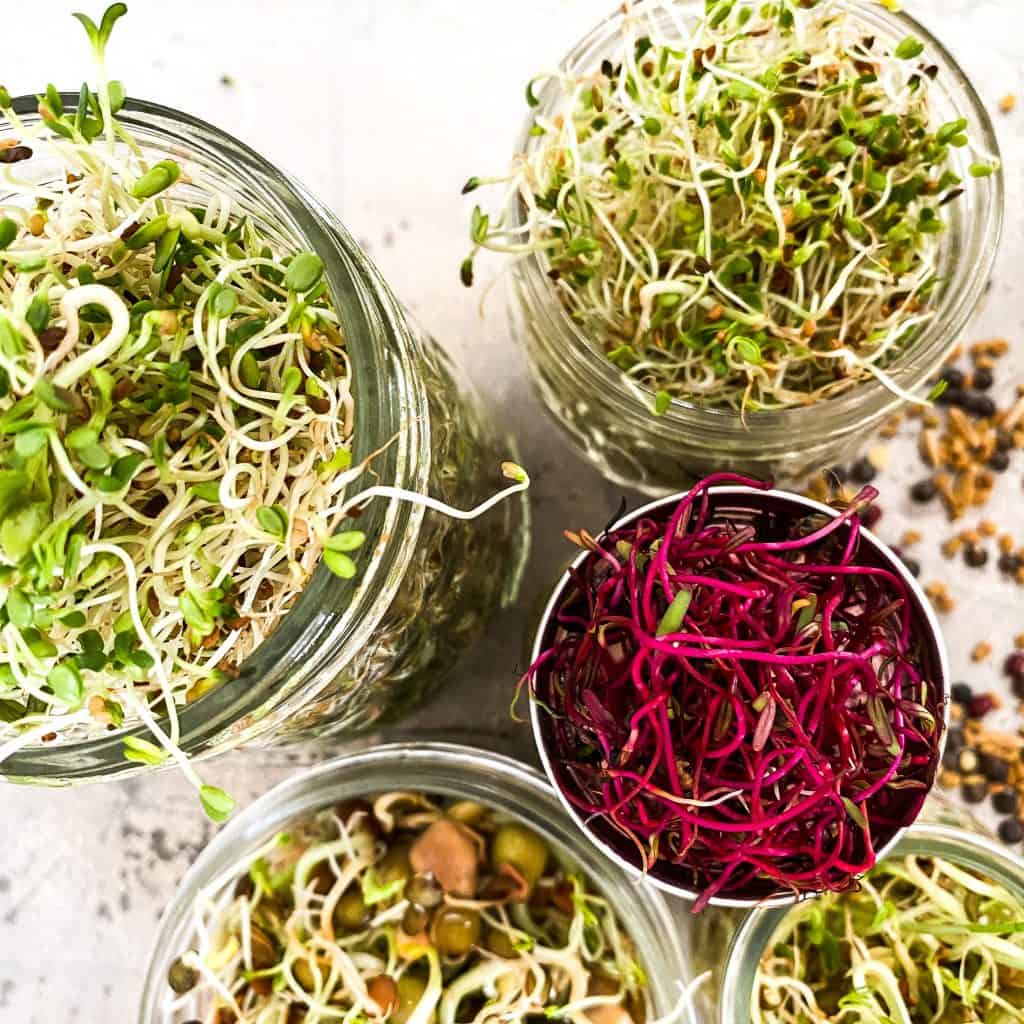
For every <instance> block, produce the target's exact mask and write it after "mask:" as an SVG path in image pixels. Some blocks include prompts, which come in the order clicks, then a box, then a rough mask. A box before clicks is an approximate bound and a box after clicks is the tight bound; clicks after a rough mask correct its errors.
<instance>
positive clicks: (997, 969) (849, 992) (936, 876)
mask: <svg viewBox="0 0 1024 1024" xmlns="http://www.w3.org/2000/svg"><path fill="white" fill-rule="evenodd" d="M751 1018H752V1021H753V1022H754V1024H798V1022H801V1024H802V1022H804V1021H818V1022H821V1024H826V1022H838V1021H850V1022H853V1021H857V1022H859V1024H890V1022H895V1021H898V1022H900V1024H954V1022H955V1024H966V1022H971V1021H974V1022H977V1024H983V1022H984V1024H1011V1022H1012V1021H1024V900H1021V898H1020V894H1019V893H1017V894H1014V893H1011V892H1010V891H1009V890H1008V889H1006V888H1005V887H1004V886H1002V885H1000V884H998V883H997V882H994V881H993V880H992V879H990V878H987V877H985V876H984V875H983V874H982V873H980V872H978V871H976V870H974V869H973V868H969V867H966V866H964V865H962V864H957V863H953V862H950V861H948V860H944V859H942V858H940V857H923V856H908V857H902V858H891V859H888V860H885V861H883V862H882V863H881V864H879V865H878V867H876V868H875V870H874V871H872V872H871V874H870V875H869V876H868V877H867V878H866V879H864V881H863V882H862V884H861V887H860V889H859V890H858V891H855V892H849V893H844V894H842V895H835V894H829V895H826V896H823V897H821V899H819V900H816V901H814V902H813V903H808V904H804V905H802V906H800V907H798V908H796V909H794V910H792V911H791V912H790V913H789V914H788V915H787V916H786V918H785V920H784V921H783V922H782V924H781V925H780V926H779V929H778V930H777V932H776V933H775V935H774V936H773V938H772V940H771V943H770V945H769V950H768V952H767V953H766V954H765V956H764V957H763V958H762V960H761V964H760V968H759V970H758V975H757V982H756V987H755V992H754V997H753V1003H752V1007H751Z"/></svg>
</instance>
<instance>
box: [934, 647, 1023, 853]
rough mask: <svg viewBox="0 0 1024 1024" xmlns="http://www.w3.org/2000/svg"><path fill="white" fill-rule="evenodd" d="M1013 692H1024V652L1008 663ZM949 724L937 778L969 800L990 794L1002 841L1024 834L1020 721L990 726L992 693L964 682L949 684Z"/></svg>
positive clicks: (993, 706)
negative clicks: (1014, 728) (1007, 727)
mask: <svg viewBox="0 0 1024 1024" xmlns="http://www.w3.org/2000/svg"><path fill="white" fill-rule="evenodd" d="M1006 670H1007V673H1008V674H1010V675H1011V676H1012V679H1013V685H1014V689H1015V692H1016V693H1017V695H1018V696H1019V695H1021V694H1024V655H1011V657H1010V658H1009V659H1007V663H1006ZM952 697H953V705H952V707H951V709H950V718H951V726H950V730H949V733H948V735H947V737H946V750H945V753H944V754H943V768H942V771H941V772H940V773H939V781H940V783H941V784H942V786H943V787H944V788H945V789H951V790H957V791H958V792H959V793H960V795H961V797H962V798H963V800H964V802H965V803H967V804H981V803H983V802H984V801H985V800H989V801H990V803H991V807H992V809H993V810H994V811H995V813H996V814H997V815H998V816H999V818H1000V821H999V825H998V834H999V837H1000V838H1001V839H1002V840H1003V842H1005V843H1009V844H1017V843H1020V842H1021V841H1022V840H1024V725H1022V726H1021V728H1020V729H1019V730H1018V732H1017V733H1012V732H1004V731H999V730H996V729H992V728H990V727H988V726H987V725H986V724H985V719H986V717H987V716H988V715H989V714H990V713H991V712H992V711H995V710H997V709H998V707H999V700H998V698H997V697H996V696H995V695H994V694H991V693H975V692H974V691H973V690H972V688H971V686H970V685H969V684H968V683H963V682H960V683H956V684H954V686H953V689H952Z"/></svg>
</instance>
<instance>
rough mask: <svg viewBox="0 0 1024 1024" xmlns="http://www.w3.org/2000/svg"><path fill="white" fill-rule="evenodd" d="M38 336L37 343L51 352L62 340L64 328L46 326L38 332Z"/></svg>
mask: <svg viewBox="0 0 1024 1024" xmlns="http://www.w3.org/2000/svg"><path fill="white" fill-rule="evenodd" d="M38 337H39V344H40V345H42V346H43V348H44V349H45V350H46V351H47V352H52V351H53V350H54V349H55V348H57V347H58V346H59V345H60V343H61V342H62V341H63V340H64V328H63V327H47V328H46V329H45V330H42V331H40V332H39V335H38Z"/></svg>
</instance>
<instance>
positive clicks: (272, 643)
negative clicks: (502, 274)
mask: <svg viewBox="0 0 1024 1024" xmlns="http://www.w3.org/2000/svg"><path fill="white" fill-rule="evenodd" d="M76 102H77V95H71V94H65V95H64V104H65V107H66V108H67V109H73V108H74V106H75V104H76ZM36 105H37V101H36V100H35V99H34V98H29V97H26V98H23V99H20V100H18V101H16V103H15V109H16V111H17V112H18V113H19V114H20V115H21V116H22V117H23V119H24V120H25V121H30V120H32V119H34V118H35V117H37V115H36V113H35V110H36ZM119 120H120V121H121V122H122V124H124V125H125V127H126V128H127V129H128V131H129V132H131V133H132V134H133V135H134V136H135V138H136V139H137V140H138V142H139V144H140V145H141V146H142V147H143V151H144V152H146V153H147V154H150V155H153V156H154V158H157V157H158V156H159V157H167V156H171V157H173V158H174V159H175V160H177V161H179V162H180V163H181V164H182V166H183V167H184V168H185V169H186V171H187V170H188V168H190V167H191V168H199V169H201V170H202V171H203V173H204V175H205V177H206V178H207V179H210V180H216V181H223V182H225V183H226V185H227V186H228V187H229V189H230V191H231V192H232V193H233V194H234V197H235V198H236V205H237V212H238V213H239V214H244V215H245V216H247V217H248V218H250V220H252V221H254V222H255V223H256V224H257V225H258V226H259V227H260V229H261V230H262V231H263V233H264V234H265V235H266V236H267V237H268V238H269V239H271V240H272V241H274V242H276V243H277V244H278V245H280V247H281V249H282V250H283V251H289V250H290V251H295V250H303V249H306V250H312V251H314V252H316V253H318V254H319V255H320V256H321V258H322V259H323V262H324V274H325V278H326V281H327V284H328V286H329V291H330V295H331V298H332V300H333V304H334V308H335V310H336V311H337V313H338V316H339V321H340V324H341V327H342V330H343V332H344V335H345V340H346V352H347V354H348V357H349V360H350V363H351V374H352V391H353V396H354V408H355V417H354V421H355V427H354V435H353V451H352V456H353V464H358V463H359V462H361V461H362V460H364V459H367V458H368V457H370V456H371V455H372V456H373V458H372V463H371V465H370V467H369V469H368V470H367V472H366V473H365V474H364V475H363V476H362V477H361V478H359V479H357V480H355V481H354V482H353V483H352V484H351V485H350V489H349V491H348V493H351V494H355V493H358V491H359V490H360V489H362V488H364V487H367V486H369V485H370V484H388V485H392V486H395V487H400V488H404V489H406V490H409V491H415V492H418V493H422V494H430V495H432V496H434V497H436V498H439V499H441V500H442V501H445V502H448V503H450V504H453V505H456V506H459V507H462V508H466V507H470V506H472V505H474V504H476V503H478V502H479V501H481V500H483V499H484V498H486V497H488V496H490V495H491V494H493V493H494V492H495V491H496V490H499V489H501V488H502V487H504V486H507V483H508V481H507V480H504V479H503V478H502V475H501V469H500V465H501V462H502V461H503V460H506V459H509V458H514V455H515V453H514V448H513V444H512V441H511V439H509V438H507V437H505V436H502V435H501V434H500V433H499V432H498V431H497V430H496V429H495V427H494V425H493V424H492V423H491V422H490V420H489V419H488V418H487V417H486V415H485V414H484V412H483V410H482V406H481V405H480V404H479V403H478V402H477V400H476V399H475V398H474V397H473V395H472V393H471V392H470V391H469V390H468V389H467V388H466V387H465V386H464V383H463V382H462V381H459V380H457V378H456V375H455V373H454V371H453V369H452V367H451V365H450V363H449V362H448V360H447V358H446V357H445V355H444V353H443V352H442V351H441V349H440V348H439V347H438V345H437V344H436V343H435V342H434V341H433V340H432V339H430V338H429V337H427V336H426V335H425V334H424V333H423V332H422V331H419V330H417V329H416V328H415V327H414V326H413V325H411V324H410V322H409V320H408V319H407V317H406V315H405V313H404V311H403V310H402V308H401V306H400V305H399V303H398V302H397V301H396V299H395V298H394V296H393V295H392V293H391V292H390V290H389V288H388V286H387V284H386V283H385V282H384V281H383V279H382V278H381V277H380V275H379V273H378V272H377V270H376V268H374V267H373V265H372V264H371V263H370V262H369V261H368V260H367V259H366V257H365V256H364V254H363V253H362V252H361V251H360V249H359V248H358V246H357V245H356V244H355V242H354V241H353V240H352V238H351V237H350V236H349V235H348V233H347V232H346V231H345V229H344V228H343V227H342V225H341V224H340V223H339V222H338V220H337V218H336V217H335V216H334V215H333V214H332V213H331V212H330V211H329V210H327V209H326V208H325V207H324V206H323V205H322V204H321V203H320V202H319V201H318V200H316V199H315V198H314V197H313V196H311V195H310V194H309V193H308V192H307V191H306V190H305V189H304V188H303V187H302V186H301V185H300V184H298V183H296V182H295V181H294V180H293V179H291V178H290V177H288V176H287V175H285V174H284V173H283V172H281V171H280V170H278V169H277V168H276V167H274V166H273V165H272V164H270V163H268V162H267V161H266V160H264V159H263V158H262V157H260V156H259V155H258V154H256V153H254V152H253V151H252V150H250V149H249V148H248V147H246V146H245V145H243V144H242V143H240V142H238V141H237V140H236V139H234V138H232V137H231V136H229V135H226V134H225V133H223V132H221V131H219V130H218V129H217V128H214V127H213V126H211V125H209V124H206V123H205V122H202V121H200V120H197V119H195V118H192V117H190V116H189V115H187V114H183V113H180V112H178V111H175V110H171V109H168V108H165V107H160V106H156V105H153V104H148V103H144V102H137V101H131V102H129V103H128V104H127V106H126V107H125V108H124V109H123V110H122V111H121V113H120V114H119ZM0 127H3V126H0ZM23 166H26V165H23ZM186 180H187V179H183V183H182V184H179V186H178V187H177V189H176V193H175V198H176V199H179V198H180V199H181V200H183V201H185V202H199V203H205V201H206V199H207V198H208V197H206V196H204V195H202V193H201V192H200V191H199V190H198V188H197V187H196V186H194V185H189V184H185V183H184V182H185V181H186ZM526 517H527V512H526V504H525V501H524V500H522V499H521V498H518V497H517V498H515V499H513V500H510V501H507V502H505V503H503V504H501V505H500V506H498V507H497V508H496V509H493V510H492V511H490V512H489V513H487V514H486V515H484V516H483V517H481V518H480V519H478V520H475V521H471V522H463V521H457V520H448V519H446V518H444V517H442V516H440V515H438V514H437V513H434V512H425V511H424V509H423V508H422V506H420V505H416V504H412V503H409V502H404V501H399V500H390V499H381V498H377V499H374V500H373V501H371V502H370V503H369V504H368V505H367V506H366V507H365V509H364V511H363V513H362V514H361V516H360V517H359V528H360V530H362V531H363V532H365V533H366V535H367V542H366V544H365V546H364V550H365V551H367V552H370V551H372V557H370V558H367V559H366V560H365V567H364V568H363V569H362V571H361V572H360V574H359V575H358V576H357V577H356V578H355V579H354V580H342V579H340V578H339V577H337V576H335V575H333V574H332V573H330V572H329V571H327V570H326V568H324V567H323V566H320V567H319V568H318V569H317V571H316V572H315V573H314V575H313V576H312V578H311V579H310V581H309V582H308V584H307V586H306V588H305V589H304V591H303V592H302V593H301V595H300V596H299V597H298V598H297V600H296V601H295V603H294V604H293V605H292V606H291V608H290V609H289V610H288V612H287V614H286V615H285V616H284V618H283V619H282V620H281V622H280V623H279V625H278V626H277V628H276V629H275V630H274V632H273V633H272V634H271V635H270V636H269V638H268V639H267V640H266V641H265V642H264V643H263V644H262V645H260V646H259V647H258V648H257V649H256V650H255V652H254V653H253V654H252V655H251V656H250V657H249V658H247V659H246V660H245V661H244V662H243V663H242V664H241V666H240V667H239V674H238V676H237V677H236V678H231V679H228V680H226V681H225V682H223V683H222V684H221V685H219V686H218V687H217V688H216V689H214V690H212V691H210V692H209V693H207V694H205V695H204V696H202V697H200V698H199V699H197V700H195V701H194V702H192V703H189V704H187V705H186V706H184V707H182V708H180V709H179V721H180V728H181V741H180V744H179V745H180V747H181V749H182V750H183V751H184V752H185V753H186V754H188V755H189V756H191V757H202V756H205V755H208V754H212V753H216V752H219V751H222V750H224V749H227V748H229V747H232V746H235V745H237V744H239V743H243V742H252V741H256V740H259V741H270V740H277V739H280V738H288V739H291V738H298V737H307V736H323V735H332V734H335V733H340V732H349V731H354V730H359V729H366V728H369V727H371V726H373V725H375V724H376V723H379V722H382V721H385V720H388V719H390V718H393V717H396V716H397V715H399V714H400V713H401V712H403V711H404V710H406V709H407V708H409V707H411V706H412V705H414V704H415V703H417V702H419V701H421V700H423V699H424V698H425V697H426V696H427V695H428V694H429V693H430V692H431V691H432V690H433V689H434V687H435V686H436V685H437V683H438V681H439V680H440V679H441V678H442V677H443V675H444V674H445V673H446V672H447V670H448V669H450V668H451V666H452V664H453V662H454V660H455V658H456V657H457V655H458V654H459V653H460V652H461V651H462V650H463V649H465V648H466V647H467V646H468V645H469V644H470V643H471V642H472V641H473V640H474V639H475V638H476V637H477V636H478V634H479V633H480V631H481V629H482V627H483V625H484V623H485V621H486V620H487V619H488V617H489V616H490V615H491V614H492V613H493V612H494V611H496V610H497V609H498V608H501V607H503V606H505V605H506V604H507V603H509V602H510V601H511V600H513V598H514V597H515V595H516V593H517V590H518V585H519V579H520V576H521V572H522V567H523V563H524V560H525V557H526V554H527V544H528V528H527V518H526ZM127 735H137V736H139V737H141V738H146V737H147V736H148V732H147V730H146V729H145V728H144V727H142V726H137V727H132V728H126V729H123V730H112V731H109V732H105V733H103V732H101V733H100V734H99V735H97V734H96V731H95V730H92V729H90V728H85V729H83V730H82V732H81V733H80V734H72V735H70V736H69V737H67V738H66V739H62V740H61V741H60V742H59V743H52V744H47V743H38V742H37V743H34V744H31V745H28V746H25V747H23V748H21V749H20V750H17V751H16V752H15V753H13V754H12V755H11V756H9V757H8V758H7V759H6V761H5V762H4V763H3V764H2V765H0V774H2V775H3V776H4V777H6V778H7V779H9V780H13V781H18V782H34V783H42V784H60V783H66V782H70V781H79V780H87V779H97V778H109V777H112V776H120V775H123V774H126V773H129V772H137V771H139V770H140V767H139V766H138V765H135V764H132V763H130V762H128V761H126V760H125V759H124V757H123V756H122V751H123V741H124V739H125V737H126V736H127Z"/></svg>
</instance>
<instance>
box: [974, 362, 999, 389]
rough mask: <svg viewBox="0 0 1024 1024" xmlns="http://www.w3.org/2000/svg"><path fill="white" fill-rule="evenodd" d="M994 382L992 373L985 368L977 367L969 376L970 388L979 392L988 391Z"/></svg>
mask: <svg viewBox="0 0 1024 1024" xmlns="http://www.w3.org/2000/svg"><path fill="white" fill-rule="evenodd" d="M994 382H995V378H994V377H993V376H992V371H991V370H990V369H989V368H988V367H987V366H979V367H978V368H977V369H976V370H975V371H974V373H972V374H971V387H973V388H977V389H978V390H979V391H988V389H989V388H990V387H992V385H993V383H994Z"/></svg>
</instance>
